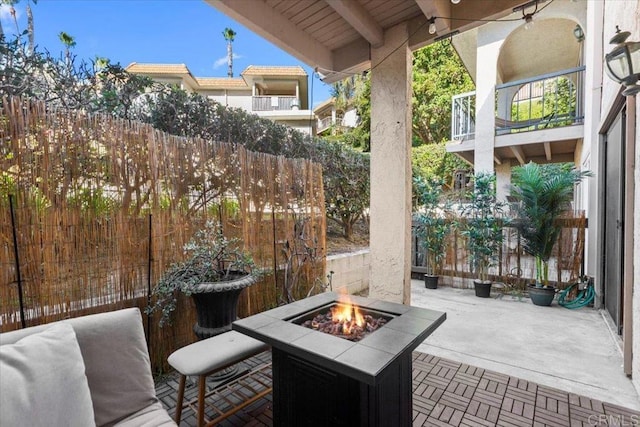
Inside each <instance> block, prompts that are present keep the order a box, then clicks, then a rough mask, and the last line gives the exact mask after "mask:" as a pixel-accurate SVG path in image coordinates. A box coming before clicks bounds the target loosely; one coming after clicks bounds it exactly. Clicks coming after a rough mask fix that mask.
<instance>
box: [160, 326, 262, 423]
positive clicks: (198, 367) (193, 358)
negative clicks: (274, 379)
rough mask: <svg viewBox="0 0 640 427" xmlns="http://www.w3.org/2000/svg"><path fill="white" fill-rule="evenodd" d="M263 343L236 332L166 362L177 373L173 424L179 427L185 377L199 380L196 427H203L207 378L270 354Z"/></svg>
mask: <svg viewBox="0 0 640 427" xmlns="http://www.w3.org/2000/svg"><path fill="white" fill-rule="evenodd" d="M269 348H270V347H269V346H268V345H267V344H265V343H263V342H262V341H258V340H255V339H253V338H251V337H248V336H247V335H244V334H241V333H240V332H236V331H229V332H225V333H223V334H220V335H216V336H213V337H211V338H207V339H204V340H202V341H197V342H195V343H193V344H190V345H188V346H186V347H182V348H181V349H179V350H176V351H175V352H173V353H172V354H171V355H170V356H169V358H168V359H167V361H168V362H169V365H171V366H172V367H173V368H174V369H175V370H176V371H178V372H179V373H180V385H179V387H178V400H177V402H176V415H175V421H176V423H177V424H178V425H180V419H181V418H182V409H183V408H184V407H185V406H187V405H184V404H183V401H184V389H185V385H186V379H187V377H188V376H197V377H198V402H197V415H198V426H199V427H200V426H203V425H204V399H205V394H206V380H207V376H209V375H212V374H214V373H216V372H218V371H220V370H222V369H225V368H228V367H229V366H231V365H235V364H236V363H238V362H241V361H243V360H244V359H247V358H249V357H251V356H254V355H256V354H258V353H262V352H263V351H266V350H269Z"/></svg>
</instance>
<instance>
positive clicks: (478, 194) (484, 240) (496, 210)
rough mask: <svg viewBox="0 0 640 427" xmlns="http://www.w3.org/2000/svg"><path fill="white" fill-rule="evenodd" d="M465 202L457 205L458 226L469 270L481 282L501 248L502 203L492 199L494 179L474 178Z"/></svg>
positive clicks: (504, 220)
mask: <svg viewBox="0 0 640 427" xmlns="http://www.w3.org/2000/svg"><path fill="white" fill-rule="evenodd" d="M468 200H469V201H468V203H463V204H461V205H460V214H461V215H460V218H459V220H458V227H459V228H460V230H461V234H462V235H463V236H464V237H465V238H466V239H467V248H468V249H469V254H470V257H471V263H472V265H473V270H474V272H475V273H476V275H477V277H478V279H479V280H481V281H487V280H488V279H489V268H490V267H492V266H494V265H495V264H496V262H497V261H498V254H499V250H500V247H501V246H502V240H503V234H502V227H503V225H504V224H506V223H507V218H505V217H504V216H503V210H504V207H505V204H504V203H502V202H499V201H498V200H497V197H496V177H495V175H493V174H491V173H485V172H479V173H477V174H476V175H475V180H474V189H473V191H471V192H470V194H469V195H468Z"/></svg>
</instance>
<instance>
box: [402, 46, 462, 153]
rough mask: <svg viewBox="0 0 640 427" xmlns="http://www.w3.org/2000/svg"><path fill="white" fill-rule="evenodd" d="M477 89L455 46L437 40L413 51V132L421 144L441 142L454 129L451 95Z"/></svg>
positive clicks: (446, 138)
mask: <svg viewBox="0 0 640 427" xmlns="http://www.w3.org/2000/svg"><path fill="white" fill-rule="evenodd" d="M471 90H473V82H472V80H471V77H470V76H469V73H468V72H467V70H466V69H465V68H464V65H463V64H462V61H461V60H460V58H459V57H458V54H457V53H456V52H455V50H454V49H453V46H451V44H450V43H449V42H447V41H443V42H438V43H433V44H431V45H429V46H427V47H424V48H422V49H419V50H417V51H415V52H414V53H413V134H414V140H416V143H417V144H418V145H421V144H431V143H441V142H444V141H447V140H448V139H449V134H450V130H451V97H452V96H453V95H456V94H458V93H463V92H468V91H471Z"/></svg>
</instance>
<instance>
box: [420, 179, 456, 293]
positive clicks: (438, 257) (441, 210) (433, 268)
mask: <svg viewBox="0 0 640 427" xmlns="http://www.w3.org/2000/svg"><path fill="white" fill-rule="evenodd" d="M413 183H414V191H415V195H416V205H417V206H416V207H417V209H416V212H415V214H414V221H415V224H416V234H417V235H418V236H419V237H420V238H421V240H420V241H421V242H422V246H423V248H424V250H425V263H426V267H427V274H425V275H424V284H425V287H426V288H429V289H436V288H437V287H438V279H439V277H440V276H439V274H440V272H441V271H442V259H443V258H444V256H445V249H446V237H447V235H448V234H449V231H450V229H451V224H449V223H447V213H448V212H449V211H450V207H449V204H448V203H447V202H446V201H444V200H443V198H442V182H439V181H436V180H425V179H423V178H421V177H415V178H414V181H413Z"/></svg>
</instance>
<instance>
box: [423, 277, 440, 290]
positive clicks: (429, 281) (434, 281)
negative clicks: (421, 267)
mask: <svg viewBox="0 0 640 427" xmlns="http://www.w3.org/2000/svg"><path fill="white" fill-rule="evenodd" d="M439 278H440V276H436V275H433V274H425V275H424V287H425V288H427V289H438V279H439Z"/></svg>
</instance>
